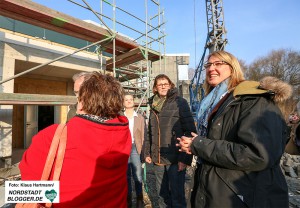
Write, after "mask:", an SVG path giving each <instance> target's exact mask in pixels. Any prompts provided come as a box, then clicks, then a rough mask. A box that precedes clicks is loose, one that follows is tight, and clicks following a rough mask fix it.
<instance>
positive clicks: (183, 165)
mask: <svg viewBox="0 0 300 208" xmlns="http://www.w3.org/2000/svg"><path fill="white" fill-rule="evenodd" d="M186 166H187V165H186V164H184V163H182V162H178V171H183V170H185V169H186Z"/></svg>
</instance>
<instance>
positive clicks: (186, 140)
mask: <svg viewBox="0 0 300 208" xmlns="http://www.w3.org/2000/svg"><path fill="white" fill-rule="evenodd" d="M191 134H192V137H186V136H182V137H181V138H177V140H178V141H179V143H178V144H176V146H178V147H180V149H179V151H180V152H185V153H187V154H192V152H191V148H190V146H191V144H192V142H193V140H194V139H195V137H197V136H198V135H197V134H195V133H194V132H192V133H191Z"/></svg>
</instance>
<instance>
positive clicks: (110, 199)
mask: <svg viewBox="0 0 300 208" xmlns="http://www.w3.org/2000/svg"><path fill="white" fill-rule="evenodd" d="M123 96H124V93H123V89H122V87H121V85H120V83H119V82H118V81H116V80H115V79H114V78H113V77H111V76H107V75H102V74H100V73H98V72H94V73H92V75H91V76H90V77H87V78H85V81H84V82H83V84H82V85H81V87H80V91H79V96H78V105H77V114H76V116H75V117H73V118H72V119H71V120H70V121H69V122H68V123H67V128H68V132H67V147H66V153H65V158H64V162H63V167H62V171H61V176H60V203H59V204H53V206H54V207H126V206H127V202H126V200H127V180H126V171H127V162H128V158H129V154H130V150H131V136H130V131H129V128H128V120H127V118H126V117H125V116H120V115H119V114H118V113H119V112H120V111H121V109H122V104H123ZM56 128H57V124H54V125H52V126H49V127H48V128H46V129H44V130H42V131H40V132H39V133H38V134H37V135H35V136H34V138H33V140H32V144H31V146H30V147H29V149H28V150H27V151H26V152H25V153H24V156H23V159H22V161H21V163H20V170H21V176H22V180H40V178H41V175H42V171H43V167H44V164H45V161H46V157H47V154H48V151H49V148H50V144H51V141H52V138H53V135H54V132H55V130H56Z"/></svg>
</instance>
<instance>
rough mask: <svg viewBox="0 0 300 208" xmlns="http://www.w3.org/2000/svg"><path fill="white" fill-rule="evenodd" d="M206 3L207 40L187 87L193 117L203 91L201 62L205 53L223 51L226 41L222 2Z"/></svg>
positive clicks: (208, 0) (215, 0) (219, 0)
mask: <svg viewBox="0 0 300 208" xmlns="http://www.w3.org/2000/svg"><path fill="white" fill-rule="evenodd" d="M205 2H206V18H207V38H206V43H205V46H204V52H203V54H202V57H201V59H200V62H199V64H198V66H197V68H196V70H195V74H194V76H193V78H192V80H191V83H190V85H189V91H190V105H191V111H192V113H193V115H195V113H196V110H197V107H198V105H199V103H200V101H201V100H202V98H203V95H204V91H203V88H202V84H203V76H202V74H201V72H202V71H203V70H202V69H203V64H204V63H203V62H204V59H205V55H206V53H207V51H208V52H209V53H212V52H214V51H218V50H224V48H225V46H226V44H227V39H226V30H225V26H224V13H223V0H205Z"/></svg>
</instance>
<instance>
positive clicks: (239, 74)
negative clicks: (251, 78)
mask: <svg viewBox="0 0 300 208" xmlns="http://www.w3.org/2000/svg"><path fill="white" fill-rule="evenodd" d="M212 56H214V57H216V58H218V59H220V60H221V61H224V62H226V63H228V64H229V66H230V68H231V76H230V77H229V83H228V90H229V91H231V90H233V89H234V88H235V87H236V86H237V85H238V84H239V83H241V82H242V81H244V80H245V78H244V73H243V71H242V69H241V66H240V63H239V61H238V60H237V58H236V57H235V56H234V55H232V54H231V53H229V52H226V51H214V52H212V53H211V54H209V55H208V57H207V60H208V59H209V58H210V57H212ZM203 85H204V86H203V87H204V91H205V94H206V95H207V94H208V93H209V92H210V91H211V90H212V89H213V87H212V86H210V85H209V84H208V82H207V79H205V81H204V84H203Z"/></svg>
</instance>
